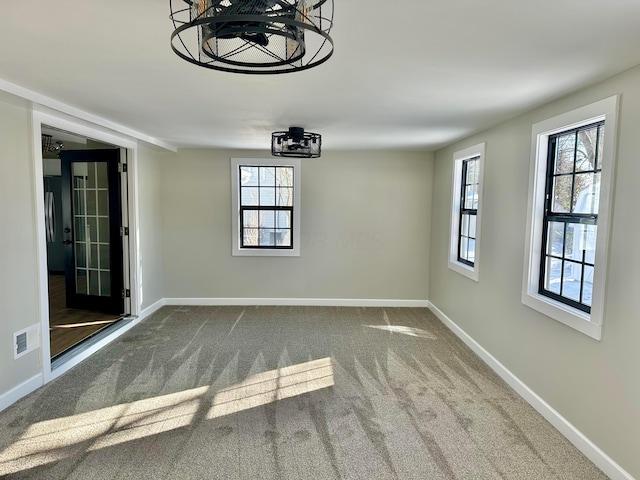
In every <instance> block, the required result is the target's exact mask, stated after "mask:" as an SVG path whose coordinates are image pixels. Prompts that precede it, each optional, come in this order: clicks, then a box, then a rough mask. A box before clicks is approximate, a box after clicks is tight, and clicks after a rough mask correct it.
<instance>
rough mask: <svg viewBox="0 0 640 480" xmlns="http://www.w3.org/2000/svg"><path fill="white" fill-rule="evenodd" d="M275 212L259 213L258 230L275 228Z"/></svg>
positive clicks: (263, 211) (265, 211)
mask: <svg viewBox="0 0 640 480" xmlns="http://www.w3.org/2000/svg"><path fill="white" fill-rule="evenodd" d="M275 226H276V212H274V211H273V210H262V211H260V225H259V227H260V228H275Z"/></svg>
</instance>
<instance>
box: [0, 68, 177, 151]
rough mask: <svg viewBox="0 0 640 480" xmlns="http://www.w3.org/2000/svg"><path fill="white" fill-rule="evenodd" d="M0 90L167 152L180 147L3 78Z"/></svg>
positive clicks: (0, 79)
mask: <svg viewBox="0 0 640 480" xmlns="http://www.w3.org/2000/svg"><path fill="white" fill-rule="evenodd" d="M0 90H3V91H5V92H7V93H10V94H12V95H16V96H18V97H21V98H23V99H25V100H29V101H30V102H33V103H35V104H38V105H42V106H44V107H48V108H51V109H53V110H57V111H59V112H61V113H65V114H67V115H71V116H73V117H76V118H78V119H80V120H84V121H87V122H90V123H93V124H95V125H98V126H101V127H104V128H108V129H109V130H113V131H115V132H118V133H122V134H124V135H127V136H129V137H133V138H135V139H138V140H142V141H143V142H147V143H150V144H152V145H155V146H157V147H160V148H164V149H165V150H169V151H172V152H177V151H178V147H176V146H175V145H172V144H170V143H167V142H164V141H162V140H159V139H157V138H155V137H152V136H150V135H147V134H145V133H142V132H139V131H137V130H133V129H131V128H129V127H126V126H124V125H120V124H119V123H115V122H112V121H111V120H107V119H106V118H102V117H99V116H97V115H94V114H92V113H88V112H85V111H84V110H80V109H79V108H76V107H72V106H71V105H67V104H66V103H62V102H60V101H58V100H55V99H53V98H50V97H47V96H46V95H42V94H40V93H38V92H34V91H33V90H29V89H28V88H24V87H21V86H20V85H16V84H15V83H11V82H8V81H6V80H4V79H2V78H0Z"/></svg>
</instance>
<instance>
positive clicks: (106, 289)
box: [100, 272, 111, 297]
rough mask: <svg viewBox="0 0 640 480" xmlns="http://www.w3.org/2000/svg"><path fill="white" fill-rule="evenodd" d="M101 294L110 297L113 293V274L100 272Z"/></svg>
mask: <svg viewBox="0 0 640 480" xmlns="http://www.w3.org/2000/svg"><path fill="white" fill-rule="evenodd" d="M100 295H102V296H103V297H108V296H109V295H111V274H110V273H109V272H100Z"/></svg>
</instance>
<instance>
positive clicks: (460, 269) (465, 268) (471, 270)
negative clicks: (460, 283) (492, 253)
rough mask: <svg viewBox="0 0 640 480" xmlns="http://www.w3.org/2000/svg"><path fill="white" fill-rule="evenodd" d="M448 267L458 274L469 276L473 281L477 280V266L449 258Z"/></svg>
mask: <svg viewBox="0 0 640 480" xmlns="http://www.w3.org/2000/svg"><path fill="white" fill-rule="evenodd" d="M449 269H450V270H453V271H454V272H457V273H459V274H460V275H463V276H465V277H467V278H470V279H471V280H473V281H474V282H477V281H478V280H479V275H478V267H477V266H475V267H472V266H470V265H467V264H466V263H462V262H456V261H454V260H449Z"/></svg>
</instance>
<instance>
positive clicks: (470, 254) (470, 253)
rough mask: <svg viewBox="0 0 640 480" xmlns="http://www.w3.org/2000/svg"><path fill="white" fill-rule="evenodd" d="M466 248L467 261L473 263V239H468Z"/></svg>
mask: <svg viewBox="0 0 640 480" xmlns="http://www.w3.org/2000/svg"><path fill="white" fill-rule="evenodd" d="M467 247H468V250H467V260H469V261H470V262H473V261H474V260H475V258H476V241H475V240H474V239H473V238H470V239H469V243H468V244H467Z"/></svg>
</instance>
